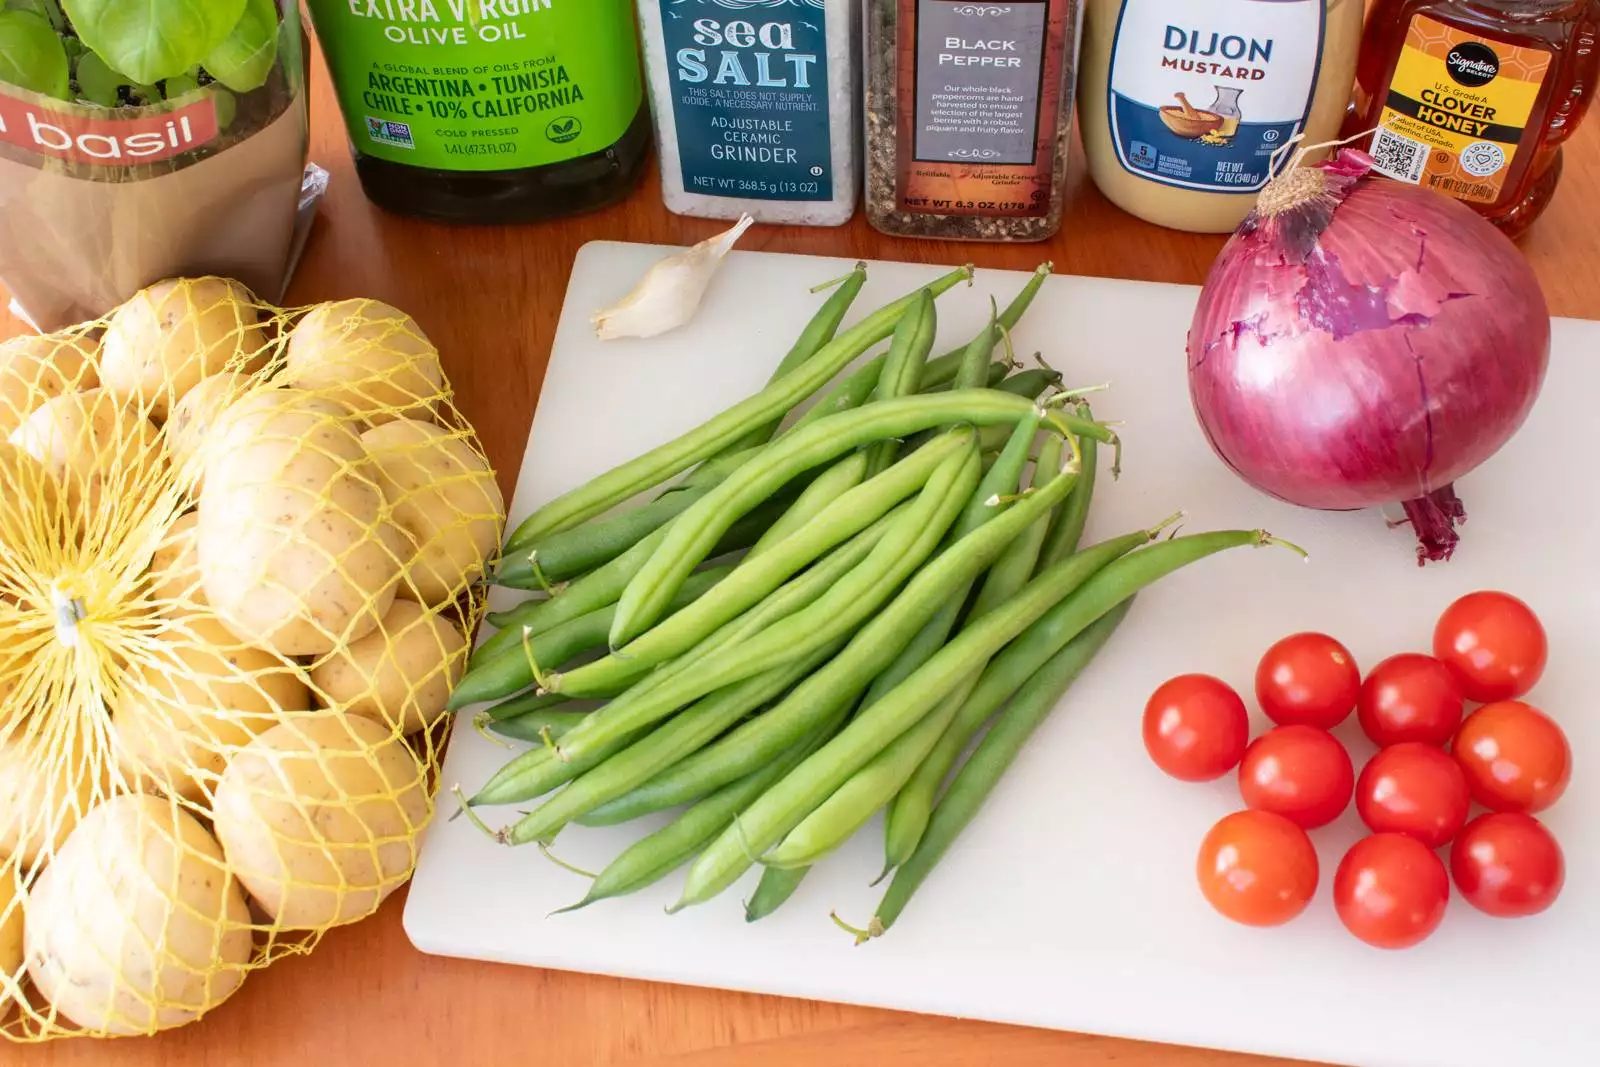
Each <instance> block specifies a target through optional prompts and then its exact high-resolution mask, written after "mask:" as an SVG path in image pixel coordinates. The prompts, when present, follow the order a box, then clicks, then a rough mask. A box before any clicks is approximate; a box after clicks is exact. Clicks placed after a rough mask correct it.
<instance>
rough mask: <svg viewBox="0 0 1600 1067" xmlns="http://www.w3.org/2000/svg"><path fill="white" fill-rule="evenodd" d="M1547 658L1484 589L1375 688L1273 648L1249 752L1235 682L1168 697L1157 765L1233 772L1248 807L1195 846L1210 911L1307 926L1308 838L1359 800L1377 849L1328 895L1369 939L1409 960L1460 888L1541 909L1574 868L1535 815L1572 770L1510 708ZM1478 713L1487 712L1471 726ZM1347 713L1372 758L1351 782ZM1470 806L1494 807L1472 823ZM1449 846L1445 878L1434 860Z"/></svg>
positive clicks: (1260, 681) (1519, 711) (1200, 772)
mask: <svg viewBox="0 0 1600 1067" xmlns="http://www.w3.org/2000/svg"><path fill="white" fill-rule="evenodd" d="M1547 652H1548V644H1547V641H1546V637H1545V632H1544V627H1543V626H1542V625H1541V623H1540V622H1539V619H1538V618H1537V617H1536V616H1535V615H1534V613H1533V611H1532V610H1531V609H1529V607H1528V606H1527V605H1526V604H1524V603H1523V602H1522V601H1520V600H1518V599H1517V598H1515V597H1512V596H1509V595H1507V594H1505V593H1495V592H1481V593H1472V594H1469V595H1467V596H1465V597H1462V598H1461V599H1460V600H1458V601H1456V602H1455V603H1454V604H1452V605H1450V607H1449V608H1448V609H1447V610H1446V611H1445V613H1444V614H1443V615H1442V616H1441V617H1440V619H1439V622H1438V625H1437V627H1436V628H1435V631H1434V636H1433V655H1431V656H1426V655H1421V654H1418V653H1410V652H1407V653H1401V654H1400V655H1397V656H1391V657H1390V658H1389V659H1386V660H1384V661H1383V662H1382V663H1380V664H1378V665H1377V666H1376V667H1374V668H1373V669H1372V671H1371V672H1370V673H1368V674H1367V676H1366V678H1365V679H1363V678H1362V676H1361V672H1360V670H1359V668H1358V667H1357V666H1356V662H1355V659H1354V657H1352V656H1351V655H1350V652H1349V651H1348V650H1347V649H1346V648H1345V647H1344V646H1343V645H1342V644H1340V643H1339V642H1338V641H1336V640H1334V639H1333V638H1331V637H1328V636H1327V635H1325V634H1317V633H1302V634H1295V635H1293V636H1291V637H1286V638H1284V639H1283V640H1282V641H1279V642H1278V643H1277V644H1275V645H1273V646H1272V647H1271V648H1270V649H1268V650H1267V653H1266V655H1265V656H1264V657H1262V660H1261V663H1260V665H1259V666H1258V667H1257V669H1256V678H1255V693H1256V700H1257V701H1258V703H1259V704H1260V706H1261V710H1262V711H1263V712H1265V713H1266V715H1267V717H1268V718H1269V719H1271V720H1272V721H1273V722H1274V723H1276V724H1277V726H1275V727H1274V728H1273V729H1271V730H1268V731H1267V732H1266V733H1264V734H1262V735H1261V736H1260V737H1257V738H1256V739H1255V740H1254V741H1251V740H1250V726H1249V715H1248V713H1247V712H1246V710H1245V705H1244V701H1243V700H1241V699H1240V698H1239V694H1238V693H1237V692H1235V691H1234V690H1233V689H1232V688H1231V687H1230V686H1229V685H1227V683H1225V682H1223V681H1220V680H1219V679H1217V678H1213V677H1211V676H1210V675H1204V674H1186V675H1181V676H1179V677H1177V678H1173V679H1172V680H1171V681H1169V682H1167V683H1165V684H1164V685H1162V686H1161V687H1160V688H1159V689H1157V690H1156V691H1155V693H1154V694H1153V695H1152V696H1151V697H1150V701H1149V703H1148V704H1147V705H1146V707H1145V714H1144V742H1145V747H1146V748H1147V749H1148V750H1149V753H1150V756H1151V758H1152V759H1154V760H1155V762H1156V764H1157V766H1159V767H1160V768H1161V769H1162V770H1163V771H1165V772H1166V773H1167V774H1169V775H1171V776H1172V777H1174V778H1178V779H1180V780H1183V781H1189V782H1203V781H1211V780H1213V779H1217V778H1220V777H1222V776H1223V775H1225V774H1227V773H1228V772H1229V771H1232V770H1233V769H1234V768H1235V767H1238V769H1239V793H1240V795H1241V796H1242V797H1243V799H1244V803H1245V808H1246V810H1244V811H1240V812H1235V813H1234V814H1232V815H1229V816H1227V817H1226V818H1224V819H1222V820H1221V821H1220V822H1218V823H1217V824H1216V825H1215V826H1214V827H1212V828H1211V831H1210V832H1209V833H1208V834H1207V835H1206V838H1205V841H1204V843H1203V844H1202V846H1201V849H1200V856H1199V860H1198V863H1197V873H1198V875H1199V879H1200V886H1201V889H1202V891H1203V892H1204V893H1205V896H1206V899H1207V900H1208V901H1210V903H1211V905H1212V906H1213V907H1214V908H1216V909H1217V911H1219V912H1221V913H1222V914H1223V915H1225V916H1227V917H1228V918H1230V919H1233V920H1236V921H1238V922H1241V923H1246V924H1249V925H1252V926H1276V925H1279V924H1281V923H1285V922H1288V921H1289V920H1290V919H1292V918H1294V917H1295V916H1297V915H1299V914H1300V913H1301V912H1302V911H1303V910H1305V907H1306V905H1307V904H1308V903H1309V902H1310V900H1311V897H1312V894H1313V893H1314V892H1315V891H1316V886H1317V878H1318V864H1317V853H1316V849H1315V848H1314V847H1313V846H1312V844H1311V839H1310V837H1309V836H1307V834H1306V831H1307V830H1313V829H1316V828H1317V827H1319V826H1324V825H1326V824H1328V823H1330V822H1332V821H1333V820H1334V819H1336V818H1338V817H1339V816H1340V814H1342V813H1343V812H1344V810H1345V809H1346V808H1347V807H1348V806H1349V804H1350V800H1351V797H1352V796H1354V798H1355V802H1356V810H1357V812H1358V813H1359V814H1360V816H1361V820H1362V822H1364V823H1365V824H1366V825H1367V827H1368V829H1370V830H1371V831H1372V834H1371V835H1370V836H1368V837H1365V838H1363V839H1362V840H1360V841H1358V842H1357V843H1356V844H1355V846H1354V847H1352V848H1351V849H1350V851H1349V852H1347V853H1346V854H1345V856H1344V859H1343V860H1342V861H1341V862H1340V864H1339V867H1338V870H1337V871H1336V872H1335V874H1334V882H1333V898H1334V906H1335V908H1336V909H1337V910H1338V913H1339V918H1340V919H1341V921H1343V923H1344V924H1345V926H1346V927H1347V928H1348V929H1349V930H1350V931H1351V933H1353V934H1355V935H1356V936H1357V937H1359V938H1361V939H1362V940H1363V941H1366V942H1367V943H1369V944H1372V945H1376V946H1378V947H1380V948H1406V947H1409V946H1411V945H1414V944H1416V943H1417V942H1419V941H1421V940H1423V939H1424V938H1426V937H1427V936H1428V935H1429V934H1431V933H1432V932H1433V931H1434V930H1435V929H1436V928H1437V927H1438V925H1439V923H1440V921H1441V920H1442V919H1443V918H1444V912H1445V906H1446V904H1447V902H1448V901H1449V897H1450V880H1451V877H1452V876H1453V877H1454V879H1455V884H1456V888H1457V889H1458V890H1459V891H1460V893H1461V895H1462V897H1463V898H1465V899H1466V900H1467V901H1468V902H1469V903H1470V904H1472V905H1473V906H1474V907H1476V908H1478V909H1479V910H1481V911H1483V912H1485V913H1487V914H1489V915H1495V916H1506V917H1509V916H1520V915H1532V914H1535V913H1537V912H1540V911H1543V910H1544V909H1545V908H1547V907H1549V906H1550V904H1551V902H1552V901H1554V900H1555V898H1556V895H1557V894H1558V893H1559V892H1560V891H1561V885H1562V881H1563V878H1564V871H1565V867H1564V863H1563V860H1562V855H1561V849H1560V846H1559V845H1558V844H1557V843H1556V840H1555V838H1554V837H1553V836H1551V834H1550V832H1549V831H1548V830H1547V829H1545V827H1544V826H1543V824H1541V823H1540V822H1539V821H1538V820H1537V819H1535V818H1534V817H1533V816H1534V813H1535V812H1539V811H1543V810H1544V809H1546V808H1548V807H1549V806H1550V805H1551V804H1554V803H1555V802H1556V800H1557V799H1558V798H1559V797H1560V796H1561V794H1562V792H1563V791H1564V790H1565V789H1566V786H1567V782H1568V779H1569V778H1570V776H1571V767H1572V755H1571V750H1570V748H1569V747H1568V744H1567V740H1566V737H1565V735H1564V734H1563V733H1562V732H1561V728H1560V727H1559V726H1557V725H1556V724H1555V723H1554V722H1553V721H1552V720H1551V719H1550V718H1549V717H1548V716H1546V715H1545V714H1544V713H1543V712H1541V711H1539V710H1538V709H1536V708H1534V707H1532V706H1531V705H1529V704H1526V703H1523V702H1522V701H1520V700H1518V699H1517V698H1518V697H1521V696H1524V695H1526V694H1527V692H1528V691H1529V690H1530V689H1532V688H1533V686H1534V683H1536V682H1537V681H1538V680H1539V676H1540V675H1541V674H1542V673H1543V672H1544V666H1545V660H1546V656H1547ZM1469 700H1470V701H1474V702H1477V703H1479V704H1481V706H1480V707H1478V708H1477V710H1475V711H1473V712H1472V713H1471V714H1470V715H1467V716H1466V718H1465V721H1463V718H1462V716H1463V714H1464V713H1465V711H1466V705H1467V701H1469ZM1352 710H1354V711H1355V712H1356V714H1357V717H1358V720H1359V722H1360V724H1361V729H1362V730H1363V731H1364V732H1365V733H1366V735H1367V736H1368V737H1369V738H1371V739H1372V741H1373V742H1374V743H1375V744H1376V745H1378V747H1379V751H1378V753H1377V755H1375V756H1373V757H1372V759H1371V760H1370V761H1369V762H1368V763H1367V765H1366V766H1365V767H1364V768H1363V769H1362V771H1361V774H1360V777H1359V778H1357V776H1356V774H1355V768H1354V766H1353V765H1352V763H1351V761H1350V754H1349V752H1348V751H1347V750H1346V749H1345V746H1344V745H1343V744H1341V743H1340V742H1339V740H1338V739H1337V738H1335V737H1334V736H1333V734H1331V733H1329V730H1331V729H1332V728H1333V727H1335V726H1337V725H1339V724H1340V723H1341V722H1343V721H1344V720H1345V719H1346V718H1348V717H1349V715H1350V713H1351V711H1352ZM1446 745H1448V746H1449V750H1448V751H1446V749H1445V746H1446ZM1473 801H1476V802H1477V803H1478V804H1480V805H1482V806H1483V807H1484V808H1486V809H1488V810H1487V812H1486V813H1484V814H1481V815H1479V816H1478V817H1477V818H1475V819H1472V820H1471V821H1470V822H1469V821H1468V815H1469V809H1470V807H1471V803H1472V802H1473ZM1446 845H1450V846H1451V847H1450V853H1449V871H1448V872H1447V871H1446V868H1445V864H1444V862H1443V861H1441V859H1440V857H1439V855H1438V854H1437V852H1436V851H1435V850H1437V849H1441V848H1443V847H1444V846H1446Z"/></svg>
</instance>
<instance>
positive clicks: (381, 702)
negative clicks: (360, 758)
mask: <svg viewBox="0 0 1600 1067" xmlns="http://www.w3.org/2000/svg"><path fill="white" fill-rule="evenodd" d="M466 665H467V639H466V638H465V637H463V636H462V635H461V631H460V630H458V629H456V628H455V625H454V624H453V623H452V622H451V621H450V620H449V619H446V618H443V617H441V616H439V615H437V614H432V615H430V614H428V612H427V611H426V610H425V609H424V608H422V607H420V606H418V605H416V604H413V603H412V602H411V601H409V600H396V601H395V602H394V606H393V607H391V608H390V609H389V613H388V614H387V615H385V616H384V617H383V621H382V622H380V623H379V624H378V628H377V629H376V630H374V631H372V632H371V633H370V634H368V635H367V636H365V637H363V638H362V639H361V640H359V641H355V642H352V643H351V644H350V645H349V647H347V648H343V649H340V650H339V651H337V652H335V653H334V654H333V655H331V656H329V657H328V658H327V659H325V660H323V661H322V662H321V663H319V664H317V666H316V667H314V668H312V671H311V684H312V685H314V686H316V687H317V689H319V690H320V691H321V693H322V695H323V696H324V697H325V698H326V699H327V700H328V701H330V702H331V704H332V705H333V706H335V707H338V708H339V709H340V710H342V711H346V712H349V713H350V714H353V715H364V716H366V717H367V718H369V719H375V720H377V721H378V722H381V723H385V724H387V725H389V726H398V727H399V728H400V732H401V733H405V734H411V733H416V732H417V731H418V730H421V729H424V728H425V727H429V726H432V725H433V724H434V723H435V722H437V721H438V720H439V716H441V715H443V714H444V711H445V707H444V705H445V701H447V700H448V699H449V698H450V691H451V690H452V689H454V688H455V685H456V683H457V682H458V681H460V680H461V674H462V671H463V670H464V669H465V667H466Z"/></svg>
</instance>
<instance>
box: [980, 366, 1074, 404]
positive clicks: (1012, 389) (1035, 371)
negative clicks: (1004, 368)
mask: <svg viewBox="0 0 1600 1067" xmlns="http://www.w3.org/2000/svg"><path fill="white" fill-rule="evenodd" d="M1060 384H1061V374H1060V372H1058V371H1053V370H1050V369H1049V368H1048V367H1030V368H1028V369H1027V370H1023V371H1018V372H1017V373H1015V374H1013V375H1011V377H1009V378H1006V379H1005V380H1004V381H1002V382H1001V383H1000V384H999V385H996V386H991V387H990V388H994V389H999V390H1000V391H1001V392H1002V393H1010V394H1011V395H1013V396H1025V397H1028V398H1030V399H1032V398H1033V397H1037V396H1039V395H1040V394H1042V393H1043V392H1044V391H1045V390H1046V389H1049V388H1050V387H1051V386H1056V385H1060Z"/></svg>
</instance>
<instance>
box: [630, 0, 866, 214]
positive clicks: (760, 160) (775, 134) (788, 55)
mask: <svg viewBox="0 0 1600 1067" xmlns="http://www.w3.org/2000/svg"><path fill="white" fill-rule="evenodd" d="M650 2H652V3H655V2H659V3H660V4H661V26H662V36H663V37H664V38H665V42H666V53H667V66H668V68H669V69H670V71H671V74H670V78H671V82H672V97H671V99H672V113H671V114H670V115H658V116H657V117H656V118H657V121H658V122H660V123H661V124H662V125H666V124H668V123H670V124H671V125H672V127H673V130H674V131H675V132H676V134H677V147H678V159H679V165H680V166H681V167H682V168H683V187H684V189H685V190H687V191H688V192H691V193H699V194H701V195H703V196H731V197H738V198H740V199H754V200H832V199H833V182H834V176H833V144H832V141H831V139H830V133H831V130H830V127H829V122H828V34H827V22H826V17H827V15H826V12H825V11H824V9H823V2H824V0H650ZM663 139H664V140H665V138H663ZM845 180H849V179H848V177H846V178H845Z"/></svg>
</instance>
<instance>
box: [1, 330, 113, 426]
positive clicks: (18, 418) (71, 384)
mask: <svg viewBox="0 0 1600 1067" xmlns="http://www.w3.org/2000/svg"><path fill="white" fill-rule="evenodd" d="M99 349H100V342H99V341H96V340H94V339H93V338H91V337H87V336H85V335H84V334H83V333H81V332H80V333H77V334H73V333H51V334H25V335H23V336H21V337H13V338H11V339H10V340H8V341H4V342H0V436H10V434H11V432H12V431H13V430H15V429H16V428H17V427H18V426H21V425H22V420H23V419H25V418H27V417H28V416H29V415H31V414H33V413H34V412H35V411H37V410H38V409H39V408H40V407H41V406H42V405H43V404H44V403H45V401H47V400H54V399H55V398H56V397H58V396H60V395H61V394H62V393H74V392H82V391H83V390H85V389H93V388H94V387H95V386H97V385H99V384H100V378H99V375H98V374H97V373H96V371H95V358H96V356H97V355H98V354H99Z"/></svg>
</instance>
